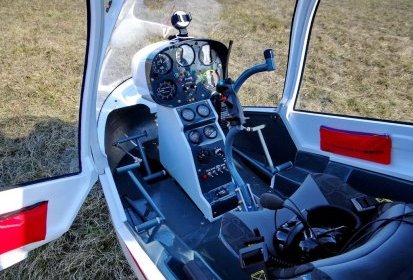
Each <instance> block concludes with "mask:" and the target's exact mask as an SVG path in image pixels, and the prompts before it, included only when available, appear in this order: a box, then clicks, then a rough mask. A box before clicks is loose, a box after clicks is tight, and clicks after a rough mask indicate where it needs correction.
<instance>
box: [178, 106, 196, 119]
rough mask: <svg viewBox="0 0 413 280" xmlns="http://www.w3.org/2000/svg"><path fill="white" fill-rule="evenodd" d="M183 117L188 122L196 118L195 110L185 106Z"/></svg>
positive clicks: (182, 112)
mask: <svg viewBox="0 0 413 280" xmlns="http://www.w3.org/2000/svg"><path fill="white" fill-rule="evenodd" d="M181 117H182V118H183V119H184V120H186V121H187V122H190V121H193V120H194V119H195V112H194V111H192V110H191V109H188V108H185V109H183V110H182V111H181Z"/></svg>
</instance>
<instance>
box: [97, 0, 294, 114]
mask: <svg viewBox="0 0 413 280" xmlns="http://www.w3.org/2000/svg"><path fill="white" fill-rule="evenodd" d="M294 6H295V3H294V2H293V1H288V0H282V1H277V2H274V1H270V0H263V1H253V0H247V1H224V0H191V1H185V0H175V1H167V0H135V1H130V0H127V1H126V2H125V5H124V7H123V9H122V12H121V14H120V16H119V19H118V22H117V23H116V27H115V30H114V31H113V34H112V38H111V41H110V46H109V49H108V50H107V53H106V60H105V64H104V68H103V72H102V76H101V82H100V87H99V95H100V96H99V98H98V103H100V104H98V108H99V107H100V106H99V105H102V103H103V101H104V100H105V99H106V97H107V95H108V94H110V92H112V91H113V89H114V88H116V86H117V85H119V84H120V83H121V82H123V81H125V80H127V79H129V78H130V77H131V60H132V57H133V55H134V54H135V53H136V52H137V51H138V50H140V49H141V48H143V47H145V46H147V45H149V44H151V43H155V42H158V41H162V40H166V39H167V38H168V36H170V35H174V34H176V33H177V30H175V29H174V28H173V27H172V26H171V23H170V18H171V15H172V14H173V13H174V12H175V11H177V10H184V11H187V12H190V13H191V15H192V22H191V24H190V26H189V27H188V31H189V35H190V36H193V37H197V38H209V39H213V40H217V41H221V42H222V43H224V44H225V45H228V43H229V41H230V40H233V41H234V45H233V48H232V53H231V58H230V62H229V76H230V77H231V78H233V79H235V78H236V77H238V76H239V74H240V73H241V72H242V71H243V70H245V69H246V68H248V67H250V66H252V65H254V64H257V63H261V62H263V59H264V58H263V51H264V50H265V49H267V48H272V49H274V51H275V53H276V61H277V70H276V71H275V72H271V73H262V74H259V75H255V76H254V77H252V78H251V79H250V80H249V81H248V82H247V83H246V84H245V86H244V87H243V88H242V90H241V92H240V97H241V102H243V104H244V105H260V106H275V105H276V104H277V102H278V100H279V99H280V97H281V95H282V90H283V86H284V76H285V75H284V74H285V70H286V65H287V56H288V42H289V34H290V24H291V18H292V14H293V11H294ZM251 7H254V8H251Z"/></svg>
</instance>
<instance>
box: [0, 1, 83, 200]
mask: <svg viewBox="0 0 413 280" xmlns="http://www.w3.org/2000/svg"><path fill="white" fill-rule="evenodd" d="M86 10H87V30H86V40H87V41H86V52H85V64H84V68H83V78H82V88H81V91H80V104H79V117H78V118H79V122H78V124H79V125H78V133H77V141H78V145H77V146H78V149H77V150H78V160H79V162H78V166H79V171H77V172H73V173H68V174H63V175H58V176H53V177H48V178H40V179H36V180H32V181H29V182H24V183H18V184H14V185H11V186H0V193H1V192H3V191H6V190H10V189H15V188H20V187H25V186H29V185H34V184H38V183H43V182H47V181H51V180H57V179H62V178H67V177H72V176H74V175H79V174H80V173H82V156H81V143H82V142H81V135H80V134H81V133H80V132H81V125H82V112H83V106H82V104H83V102H82V100H83V95H84V89H85V80H86V71H87V64H88V58H89V40H90V26H91V23H90V20H91V19H90V17H91V15H90V3H89V1H86Z"/></svg>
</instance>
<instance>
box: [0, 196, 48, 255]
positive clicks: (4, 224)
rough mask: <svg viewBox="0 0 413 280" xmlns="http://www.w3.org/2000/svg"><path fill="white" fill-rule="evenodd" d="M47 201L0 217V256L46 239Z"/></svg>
mask: <svg viewBox="0 0 413 280" xmlns="http://www.w3.org/2000/svg"><path fill="white" fill-rule="evenodd" d="M46 221H47V201H44V202H39V203H36V204H34V205H31V206H28V207H25V208H22V209H20V210H17V211H13V212H11V213H5V214H1V215H0V240H1V242H0V254H3V253H5V252H8V251H11V250H14V249H17V248H20V247H22V246H24V245H27V244H29V243H33V242H36V241H41V240H44V239H45V237H46Z"/></svg>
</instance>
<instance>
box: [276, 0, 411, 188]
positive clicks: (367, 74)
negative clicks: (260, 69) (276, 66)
mask: <svg viewBox="0 0 413 280" xmlns="http://www.w3.org/2000/svg"><path fill="white" fill-rule="evenodd" d="M397 7H398V6H397V5H393V4H389V3H387V2H386V3H385V2H383V3H381V4H380V5H373V4H365V3H364V4H360V5H359V3H355V2H352V1H343V2H341V3H340V7H336V6H334V5H330V4H328V3H323V2H322V1H321V2H320V3H319V1H317V0H313V1H298V3H297V10H296V12H295V14H296V15H304V16H299V17H297V16H296V17H295V18H294V20H293V27H292V32H291V42H292V44H291V45H290V54H289V62H288V71H287V77H286V84H285V88H284V95H283V99H282V100H281V102H280V104H279V108H278V110H279V113H280V115H281V117H282V119H283V120H284V123H286V126H287V129H288V131H289V132H290V135H291V136H292V138H293V140H294V143H295V144H296V146H297V149H298V150H300V151H304V152H307V153H312V154H318V155H322V156H326V157H328V158H329V159H330V161H334V162H337V163H339V164H344V165H349V166H353V167H357V168H359V169H362V170H367V171H369V172H373V173H374V174H384V175H387V176H391V177H395V178H398V179H403V180H407V181H413V172H412V169H411V166H412V159H413V149H412V147H413V126H412V123H413V118H412V116H413V115H412V113H411V107H412V104H413V103H412V99H411V96H412V88H411V86H410V85H409V84H411V78H412V76H411V72H409V70H408V67H403V65H404V64H406V65H410V66H411V61H412V60H411V57H408V54H409V53H410V54H411V52H409V51H408V48H409V45H408V44H406V43H402V42H403V40H404V39H403V38H405V37H404V36H407V35H406V34H408V33H409V32H410V30H411V20H408V19H409V17H408V13H407V12H406V13H402V14H400V13H399V12H400V10H399V8H397ZM406 10H408V7H406ZM383 11H385V12H386V13H387V14H389V17H390V18H392V19H394V18H397V21H399V22H400V24H397V23H395V24H393V25H391V26H390V25H389V26H386V27H385V28H381V27H379V26H381V25H380V24H383V22H384V21H385V19H382V18H380V17H377V18H371V17H370V14H377V15H378V14H381V13H383ZM349 14H350V15H352V16H351V17H354V19H351V17H350V19H348V20H347V19H346V20H345V22H342V21H340V20H342V19H343V18H344V15H349ZM331 15H334V16H331ZM340 15H343V16H342V17H341V16H340ZM356 19H357V20H356ZM357 21H362V22H364V23H365V24H364V25H362V26H363V27H361V25H360V26H356V25H354V22H357ZM393 21H394V20H392V22H393ZM408 22H409V23H410V24H408ZM405 23H406V25H405V28H404V27H403V28H400V29H397V36H396V37H397V38H393V37H392V36H393V35H394V32H393V31H395V30H393V28H394V26H399V25H400V26H403V25H404V24H405ZM325 28H327V29H330V28H331V29H332V30H335V31H336V30H340V32H337V31H336V32H335V33H336V34H338V35H337V37H336V38H331V37H329V36H328V34H329V33H328V32H327V31H329V30H327V31H326V30H325ZM323 29H324V30H323ZM330 33H331V32H330ZM310 35H311V40H310ZM384 46H386V47H384ZM379 65H380V67H379ZM304 66H305V67H304ZM373 173H371V174H373ZM388 189H389V191H390V188H388Z"/></svg>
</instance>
